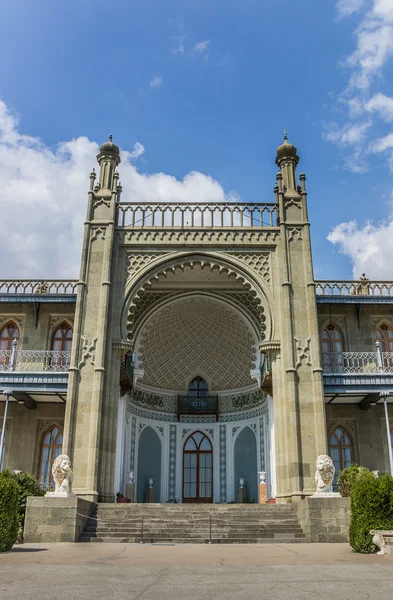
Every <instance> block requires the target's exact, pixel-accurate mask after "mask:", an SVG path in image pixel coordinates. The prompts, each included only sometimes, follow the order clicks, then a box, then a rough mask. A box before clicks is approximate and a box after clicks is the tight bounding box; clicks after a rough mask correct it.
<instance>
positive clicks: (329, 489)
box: [315, 454, 336, 496]
mask: <svg viewBox="0 0 393 600" xmlns="http://www.w3.org/2000/svg"><path fill="white" fill-rule="evenodd" d="M315 466H316V471H315V483H316V485H317V491H316V494H315V495H316V496H318V495H322V494H323V495H326V494H329V495H331V494H333V493H334V492H333V479H334V473H335V471H336V470H335V468H334V464H333V461H332V459H331V458H330V456H328V455H327V454H321V455H320V456H318V458H317V461H316V465H315ZM335 495H336V494H335Z"/></svg>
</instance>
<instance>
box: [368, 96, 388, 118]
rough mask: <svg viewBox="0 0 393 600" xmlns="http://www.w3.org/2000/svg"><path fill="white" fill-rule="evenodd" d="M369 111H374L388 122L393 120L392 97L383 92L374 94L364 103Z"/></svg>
mask: <svg viewBox="0 0 393 600" xmlns="http://www.w3.org/2000/svg"><path fill="white" fill-rule="evenodd" d="M365 107H366V110H368V111H369V112H376V113H378V114H379V115H380V117H382V119H383V120H384V121H387V122H388V123H389V122H390V121H393V98H390V96H385V94H374V96H373V97H372V98H370V100H369V101H368V102H367V103H366V105H365Z"/></svg>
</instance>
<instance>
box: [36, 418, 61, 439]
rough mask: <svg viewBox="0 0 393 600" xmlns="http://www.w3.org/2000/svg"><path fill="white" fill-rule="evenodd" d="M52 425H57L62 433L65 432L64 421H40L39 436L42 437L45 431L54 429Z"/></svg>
mask: <svg viewBox="0 0 393 600" xmlns="http://www.w3.org/2000/svg"><path fill="white" fill-rule="evenodd" d="M52 425H56V426H57V427H58V428H59V429H61V431H63V427H64V421H62V420H59V419H52V420H49V419H39V421H38V435H39V436H40V435H41V434H42V433H43V432H44V431H46V430H47V429H49V427H52Z"/></svg>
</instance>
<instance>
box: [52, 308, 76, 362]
mask: <svg viewBox="0 0 393 600" xmlns="http://www.w3.org/2000/svg"><path fill="white" fill-rule="evenodd" d="M72 336H73V328H72V325H70V323H68V321H65V320H64V321H62V322H61V323H60V324H59V325H58V326H57V327H56V328H55V330H54V331H53V333H52V343H51V350H52V353H53V354H52V356H51V366H52V367H56V368H64V369H66V368H67V367H69V366H70V359H71V347H72Z"/></svg>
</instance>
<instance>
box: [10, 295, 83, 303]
mask: <svg viewBox="0 0 393 600" xmlns="http://www.w3.org/2000/svg"><path fill="white" fill-rule="evenodd" d="M0 302H40V303H42V304H47V303H51V304H53V303H55V304H56V303H59V302H67V303H68V302H70V303H72V304H75V302H76V294H45V295H44V294H0Z"/></svg>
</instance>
